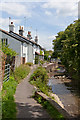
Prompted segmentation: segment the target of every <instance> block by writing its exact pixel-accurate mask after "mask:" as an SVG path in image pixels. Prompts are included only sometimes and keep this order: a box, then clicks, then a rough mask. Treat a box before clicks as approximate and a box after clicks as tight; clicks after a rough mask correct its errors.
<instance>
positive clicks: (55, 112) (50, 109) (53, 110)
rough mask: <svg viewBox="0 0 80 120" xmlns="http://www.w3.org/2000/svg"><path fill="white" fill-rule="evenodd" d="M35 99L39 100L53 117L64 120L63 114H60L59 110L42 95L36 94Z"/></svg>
mask: <svg viewBox="0 0 80 120" xmlns="http://www.w3.org/2000/svg"><path fill="white" fill-rule="evenodd" d="M34 99H35V100H37V102H38V103H40V104H41V105H42V106H43V107H44V108H45V109H46V111H47V112H48V113H49V115H50V116H51V118H54V119H56V120H64V117H63V115H62V114H60V113H59V112H58V110H57V109H56V108H55V107H54V106H52V105H51V103H50V102H49V101H47V100H45V99H43V97H42V96H40V95H37V94H36V95H35V96H34Z"/></svg>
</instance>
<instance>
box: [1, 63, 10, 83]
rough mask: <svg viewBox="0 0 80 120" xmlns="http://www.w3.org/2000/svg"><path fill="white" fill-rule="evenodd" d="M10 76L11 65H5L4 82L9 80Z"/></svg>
mask: <svg viewBox="0 0 80 120" xmlns="http://www.w3.org/2000/svg"><path fill="white" fill-rule="evenodd" d="M9 76H10V64H7V65H5V71H4V80H3V81H4V82H5V81H8V80H9Z"/></svg>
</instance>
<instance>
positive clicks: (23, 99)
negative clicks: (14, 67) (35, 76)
mask: <svg viewBox="0 0 80 120" xmlns="http://www.w3.org/2000/svg"><path fill="white" fill-rule="evenodd" d="M34 69H35V66H34V67H33V69H32V70H31V72H30V74H29V75H28V76H27V78H25V79H24V80H23V81H22V82H21V83H20V84H19V85H18V86H17V89H16V93H15V102H16V104H17V111H18V112H17V118H22V119H23V118H26V119H29V120H30V119H31V120H32V119H33V120H34V118H42V119H43V118H45V119H48V120H50V116H49V115H48V113H47V112H46V111H45V110H44V109H43V108H42V106H41V105H40V104H38V103H37V102H36V101H35V100H34V99H33V98H31V96H32V93H33V86H32V85H31V84H30V83H29V82H28V81H29V78H30V75H31V74H32V73H33V71H34ZM20 120H21V119H20ZM43 120H44V119H43Z"/></svg>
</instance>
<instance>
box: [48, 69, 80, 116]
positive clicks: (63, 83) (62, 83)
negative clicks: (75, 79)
mask: <svg viewBox="0 0 80 120" xmlns="http://www.w3.org/2000/svg"><path fill="white" fill-rule="evenodd" d="M60 70H61V71H60ZM64 71H65V70H63V69H58V71H56V70H54V71H51V72H50V73H49V76H50V78H49V83H48V85H49V86H50V87H51V88H52V91H53V93H54V94H55V95H56V96H57V97H58V98H59V100H60V101H61V103H62V105H63V106H64V109H65V110H66V111H67V112H68V113H69V114H70V115H71V116H73V117H74V118H77V117H79V115H80V104H79V103H80V98H79V96H78V95H77V94H76V92H75V89H73V87H72V86H69V84H71V79H70V78H69V77H66V76H65V74H64ZM67 84H68V85H67Z"/></svg>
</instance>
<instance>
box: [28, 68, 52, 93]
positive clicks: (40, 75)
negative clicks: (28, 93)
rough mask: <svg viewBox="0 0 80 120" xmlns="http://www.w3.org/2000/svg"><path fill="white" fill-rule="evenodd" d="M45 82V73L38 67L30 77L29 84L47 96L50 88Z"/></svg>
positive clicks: (46, 80) (46, 78) (46, 76)
mask: <svg viewBox="0 0 80 120" xmlns="http://www.w3.org/2000/svg"><path fill="white" fill-rule="evenodd" d="M47 82H48V75H47V71H46V70H45V68H42V67H38V68H37V69H36V70H35V71H34V73H33V74H32V75H31V77H30V83H31V84H33V85H35V86H36V87H37V88H39V89H40V91H42V92H43V93H45V94H47V95H48V91H49V90H50V88H49V86H48V85H47Z"/></svg>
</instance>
